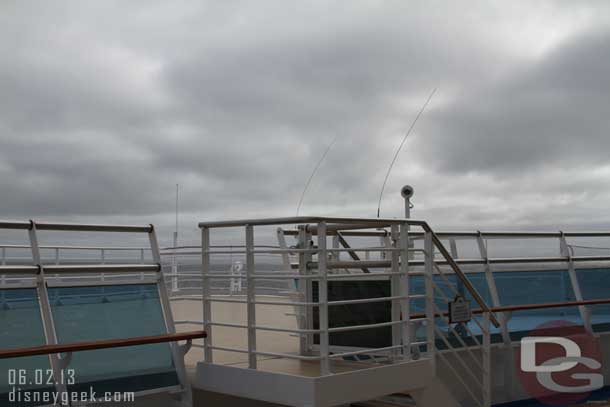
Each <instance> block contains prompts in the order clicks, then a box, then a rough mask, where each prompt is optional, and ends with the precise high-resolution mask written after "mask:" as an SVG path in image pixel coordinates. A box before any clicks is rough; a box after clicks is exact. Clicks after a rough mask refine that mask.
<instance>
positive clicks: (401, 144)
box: [377, 88, 436, 217]
mask: <svg viewBox="0 0 610 407" xmlns="http://www.w3.org/2000/svg"><path fill="white" fill-rule="evenodd" d="M435 93H436V88H434V89H433V90H432V93H430V96H428V100H426V103H424V105H423V106H422V108H421V109H420V110H419V113H417V116H415V119H414V120H413V122H412V123H411V126H410V127H409V130H407V133H406V134H405V136H404V137H403V138H402V141H401V142H400V145H399V146H398V149H397V150H396V153H395V154H394V158H392V162H391V163H390V166H389V167H388V172H387V173H386V174H385V178H384V179H383V185H382V186H381V192H380V193H379V202H378V204H377V217H379V212H380V211H381V198H382V197H383V190H384V189H385V184H386V183H387V182H388V177H389V176H390V172H391V171H392V167H393V166H394V163H395V162H396V159H397V158H398V154H399V153H400V150H401V149H402V146H403V145H404V144H405V141H407V137H409V134H411V131H412V130H413V127H415V123H417V120H419V116H421V115H422V113H423V112H424V110H426V107H427V106H428V103H430V100H432V96H434V94H435Z"/></svg>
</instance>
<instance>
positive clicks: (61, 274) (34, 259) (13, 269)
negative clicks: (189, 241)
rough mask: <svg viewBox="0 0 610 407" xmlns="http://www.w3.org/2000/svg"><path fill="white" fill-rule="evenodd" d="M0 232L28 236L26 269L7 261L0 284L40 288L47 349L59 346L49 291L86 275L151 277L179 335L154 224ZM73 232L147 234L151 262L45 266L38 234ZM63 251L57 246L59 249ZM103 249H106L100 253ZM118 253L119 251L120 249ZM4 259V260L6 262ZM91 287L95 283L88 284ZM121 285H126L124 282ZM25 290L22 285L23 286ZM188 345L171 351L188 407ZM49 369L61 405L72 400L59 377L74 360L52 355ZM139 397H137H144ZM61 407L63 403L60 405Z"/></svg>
mask: <svg viewBox="0 0 610 407" xmlns="http://www.w3.org/2000/svg"><path fill="white" fill-rule="evenodd" d="M0 229H7V230H11V229H13V230H23V231H26V232H27V236H28V240H29V245H28V246H27V249H29V251H30V257H29V259H28V261H27V262H26V263H27V264H25V265H8V264H6V261H3V264H2V265H0V275H1V276H2V277H3V280H2V281H1V282H0V283H1V284H2V286H0V288H2V289H3V290H0V291H2V293H4V290H5V289H6V288H13V287H10V286H8V287H7V285H6V281H5V280H6V279H7V278H8V277H6V276H15V277H16V279H17V280H22V281H24V280H25V283H24V284H22V286H24V287H25V286H27V287H30V288H32V289H36V292H37V295H38V303H39V307H40V311H41V317H42V322H43V323H42V328H43V331H44V337H45V341H46V345H58V335H57V330H56V326H55V320H54V317H53V312H52V307H51V303H50V298H49V287H54V286H64V287H76V286H79V285H81V284H82V283H83V280H87V278H88V276H101V279H102V280H103V279H104V275H106V274H112V275H129V276H131V280H129V281H126V282H125V283H129V284H136V283H142V281H141V280H140V279H137V278H134V275H138V274H139V275H140V276H143V275H144V274H145V273H149V274H152V275H153V279H151V280H148V282H149V283H154V284H156V285H157V287H158V292H159V300H160V304H161V312H162V316H163V320H164V323H165V327H166V333H167V334H175V333H176V331H175V323H174V319H173V315H172V311H171V306H170V303H169V298H168V293H167V290H166V285H165V281H164V278H163V273H162V272H161V255H160V250H159V245H158V242H157V236H156V232H155V229H154V227H153V225H145V226H132V225H94V224H68V223H48V222H34V221H29V222H6V221H0ZM40 230H46V231H71V232H120V233H145V234H146V235H147V236H148V240H149V243H150V247H149V249H148V250H150V252H151V262H150V263H145V264H90V263H86V264H83V263H78V262H77V264H67V265H66V264H53V265H47V264H44V262H43V261H42V256H41V248H42V247H41V245H40V244H39V240H38V231H40ZM59 247H60V246H55V248H59ZM102 250H103V249H102ZM119 250H120V249H119ZM3 260H4V259H3ZM74 274H77V275H78V276H75V278H76V279H77V280H81V281H80V282H79V281H74V280H71V279H70V276H72V275H74ZM85 284H88V285H91V283H85ZM94 284H95V285H99V284H100V282H95V283H94ZM121 284H123V282H121ZM20 287H21V286H20ZM188 348H189V346H187V347H184V348H181V347H179V346H178V344H177V343H175V342H171V343H170V349H171V353H172V359H173V363H174V366H175V368H176V373H177V376H178V379H179V383H180V385H179V386H173V387H172V388H171V391H174V392H178V393H180V398H181V400H182V401H183V402H184V403H185V405H192V394H191V388H190V384H189V383H188V378H187V375H186V367H185V365H184V354H185V353H186V351H187V349H188ZM49 360H50V366H51V370H52V373H53V377H54V380H53V381H54V383H55V389H56V391H57V392H58V394H59V395H60V396H61V397H60V398H59V399H60V400H70V398H69V397H65V396H66V395H67V391H68V389H67V387H66V384H65V383H64V382H63V380H60V379H59V378H63V377H64V372H63V371H64V370H65V369H67V368H68V366H69V363H70V357H67V358H66V357H60V355H59V354H56V353H50V354H49ZM168 389H169V388H168V387H164V388H159V389H151V390H147V391H146V393H148V394H153V393H158V392H167V391H169V390H168ZM140 394H142V392H140V393H136V395H140ZM62 405H63V403H62Z"/></svg>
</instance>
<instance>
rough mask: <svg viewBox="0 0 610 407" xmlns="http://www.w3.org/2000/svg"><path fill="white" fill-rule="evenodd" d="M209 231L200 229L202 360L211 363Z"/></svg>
mask: <svg viewBox="0 0 610 407" xmlns="http://www.w3.org/2000/svg"><path fill="white" fill-rule="evenodd" d="M209 277H210V229H209V228H207V227H202V228H201V300H202V301H201V303H202V305H203V330H204V331H205V332H206V333H207V334H208V337H207V338H206V339H204V341H203V360H204V361H205V362H207V363H212V362H213V361H214V359H213V356H212V355H213V353H212V345H213V343H212V328H213V327H212V325H210V323H211V322H212V302H211V301H210V294H211V293H210V281H211V280H210V278H209Z"/></svg>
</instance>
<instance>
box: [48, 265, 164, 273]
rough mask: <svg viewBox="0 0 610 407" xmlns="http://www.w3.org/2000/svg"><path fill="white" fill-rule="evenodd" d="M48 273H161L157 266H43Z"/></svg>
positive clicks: (159, 267)
mask: <svg viewBox="0 0 610 407" xmlns="http://www.w3.org/2000/svg"><path fill="white" fill-rule="evenodd" d="M43 269H44V270H45V272H49V273H51V274H52V273H131V272H133V273H136V272H137V273H147V272H148V273H155V272H158V271H161V266H160V265H159V264H92V265H49V266H43Z"/></svg>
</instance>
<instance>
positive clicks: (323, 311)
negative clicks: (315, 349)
mask: <svg viewBox="0 0 610 407" xmlns="http://www.w3.org/2000/svg"><path fill="white" fill-rule="evenodd" d="M327 259H328V252H327V250H326V222H320V223H318V274H319V277H320V279H319V280H318V302H319V303H320V305H319V306H318V310H319V311H318V312H319V315H320V317H319V321H320V357H321V360H320V374H321V375H322V376H326V375H328V374H330V359H329V358H328V355H329V353H330V350H329V347H330V344H329V335H328V279H327V277H328V276H327V271H328V270H327V269H326V262H327Z"/></svg>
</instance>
